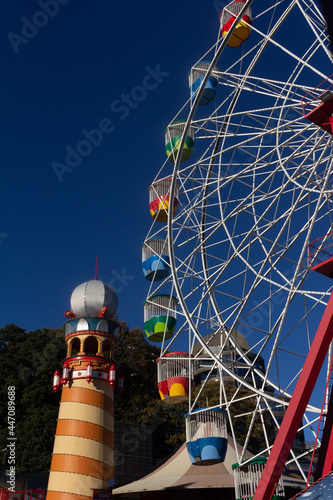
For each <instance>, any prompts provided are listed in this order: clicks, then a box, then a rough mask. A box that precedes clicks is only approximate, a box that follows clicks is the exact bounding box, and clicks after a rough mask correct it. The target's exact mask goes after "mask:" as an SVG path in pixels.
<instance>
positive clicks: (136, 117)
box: [0, 0, 223, 330]
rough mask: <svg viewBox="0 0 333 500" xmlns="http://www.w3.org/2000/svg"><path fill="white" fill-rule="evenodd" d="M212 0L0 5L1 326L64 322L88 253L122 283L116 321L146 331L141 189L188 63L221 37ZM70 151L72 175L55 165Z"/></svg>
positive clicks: (109, 278)
mask: <svg viewBox="0 0 333 500" xmlns="http://www.w3.org/2000/svg"><path fill="white" fill-rule="evenodd" d="M220 6H221V9H220V10H222V7H223V2H218V1H215V2H214V1H213V2H211V1H207V0H192V1H191V2H188V1H177V2H176V1H171V2H167V3H161V2H156V1H152V0H144V1H141V2H115V1H114V0H95V1H91V0H57V2H55V0H48V1H47V0H40V1H37V0H15V2H13V0H3V1H2V15H1V19H0V29H1V44H0V47H1V63H2V71H1V79H0V85H1V100H0V102H1V120H0V123H1V169H0V176H1V180H0V182H1V197H0V326H1V327H3V326H4V325H6V324H8V323H15V324H18V325H19V326H21V327H22V328H25V329H27V330H34V329H37V328H43V327H60V326H62V324H63V322H64V320H65V318H64V316H63V313H64V311H65V310H66V309H69V299H70V295H71V292H72V290H73V289H74V288H75V287H76V286H77V285H78V284H80V283H82V282H84V281H86V280H88V279H93V278H94V275H95V260H96V256H98V257H99V272H98V277H99V279H101V280H103V281H105V282H106V283H110V284H112V285H113V286H114V287H115V288H116V289H117V290H118V292H119V309H118V315H119V317H120V318H121V319H123V320H125V321H128V322H129V324H130V326H131V327H135V326H143V310H142V302H143V300H144V299H145V296H146V291H147V287H148V285H147V281H146V280H145V279H144V277H143V274H142V271H141V243H142V241H143V239H144V237H145V235H146V233H147V231H148V229H149V226H150V224H151V216H150V214H149V209H148V187H149V185H150V183H151V181H152V179H153V178H154V177H155V175H156V173H157V171H158V169H159V167H160V165H161V164H162V162H163V161H164V159H165V150H164V129H165V127H166V126H167V125H168V123H169V122H170V121H171V119H172V118H173V116H174V114H176V112H177V111H178V109H180V107H181V106H182V105H183V103H184V102H185V101H186V100H187V98H188V82H187V74H188V71H189V70H190V68H191V66H192V65H193V64H194V63H195V62H196V61H197V60H198V59H199V58H200V57H201V56H202V54H203V53H204V52H205V51H206V50H207V49H208V48H209V47H210V46H211V45H212V44H213V43H214V41H215V40H216V36H217V30H218V27H219V23H218V12H217V11H218V10H219V8H220ZM147 67H148V68H150V69H147ZM156 72H157V73H158V76H156ZM154 75H155V76H154ZM143 85H144V89H143ZM142 89H143V90H142ZM128 95H129V96H131V97H130V99H129V98H128V97H126V96H128ZM133 96H135V98H133ZM128 99H129V100H128ZM121 101H123V102H121ZM111 106H112V109H111ZM97 128H100V129H102V133H101V132H100V133H96V132H95V133H94V135H93V136H90V137H92V139H91V141H94V142H95V145H93V146H89V144H88V146H87V137H85V135H84V134H85V133H86V134H88V133H89V132H91V131H92V130H93V129H97ZM83 130H85V131H86V132H85V133H84V132H82V131H83ZM82 141H86V142H83V143H82ZM89 149H90V150H89ZM73 150H74V151H77V150H79V151H81V153H82V154H81V155H80V156H81V157H77V156H76V158H74V157H73V153H72V151H73ZM69 152H71V155H70V157H68V158H67V160H68V161H67V164H68V162H72V163H69V164H70V165H72V166H71V171H64V172H62V171H61V170H62V167H61V166H59V165H57V166H56V169H57V170H58V175H56V173H55V170H54V168H53V166H52V165H54V162H58V164H62V165H66V156H67V155H68V154H69ZM84 154H85V156H82V155H84ZM75 164H77V165H76V166H75ZM60 180H62V182H60Z"/></svg>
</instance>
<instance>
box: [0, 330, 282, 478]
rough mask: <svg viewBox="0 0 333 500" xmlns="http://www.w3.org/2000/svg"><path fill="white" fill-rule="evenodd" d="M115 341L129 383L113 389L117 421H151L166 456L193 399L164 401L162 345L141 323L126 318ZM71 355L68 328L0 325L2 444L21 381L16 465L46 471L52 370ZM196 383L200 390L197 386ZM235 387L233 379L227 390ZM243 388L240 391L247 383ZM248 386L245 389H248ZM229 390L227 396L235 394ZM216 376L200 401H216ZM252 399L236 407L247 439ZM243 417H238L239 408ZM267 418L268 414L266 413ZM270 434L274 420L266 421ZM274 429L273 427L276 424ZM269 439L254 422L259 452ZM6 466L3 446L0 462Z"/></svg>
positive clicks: (181, 434) (53, 406)
mask: <svg viewBox="0 0 333 500" xmlns="http://www.w3.org/2000/svg"><path fill="white" fill-rule="evenodd" d="M120 323H121V332H120V334H119V341H118V343H117V346H116V351H115V360H116V361H117V364H118V371H119V372H121V373H122V374H123V375H124V387H125V389H124V391H123V393H122V394H121V395H120V396H118V395H117V394H116V397H115V419H116V420H117V421H119V422H125V423H134V424H146V425H150V426H151V428H152V438H153V450H154V459H158V460H161V459H164V458H165V457H167V456H168V455H170V454H171V453H172V452H174V451H175V450H176V449H177V448H178V447H179V446H180V445H181V444H182V443H183V442H184V441H185V421H184V414H185V413H186V412H187V411H188V408H187V405H186V404H182V405H179V404H177V405H167V404H165V403H162V402H161V400H160V398H159V395H158V388H157V376H156V372H157V370H156V359H157V358H158V356H159V348H158V347H156V346H154V345H153V344H151V343H149V342H148V341H147V339H146V337H145V335H144V333H143V332H142V330H141V329H140V328H134V329H130V328H129V327H128V325H127V324H126V323H124V322H120ZM65 356H66V344H65V339H64V332H63V330H61V329H59V330H57V329H43V330H36V331H33V332H26V331H25V330H24V329H22V328H20V327H18V326H16V325H7V326H6V327H5V328H1V329H0V373H1V376H2V384H1V387H0V418H1V422H3V425H2V426H1V428H0V446H1V448H0V449H1V450H3V449H4V448H6V447H7V442H8V440H7V438H8V426H7V423H8V421H7V416H8V407H7V403H8V387H10V386H15V395H16V397H15V420H16V421H15V425H16V427H15V435H16V436H17V445H16V473H17V474H20V473H22V472H25V471H29V472H46V471H48V470H49V468H50V463H51V455H52V449H53V443H54V434H55V429H56V422H57V416H58V411H59V401H60V395H61V394H60V392H61V391H59V392H58V393H56V394H55V393H54V392H53V390H52V376H53V373H54V372H55V370H57V369H58V370H61V365H62V361H63V360H64V358H65ZM199 386H200V382H199V383H198V387H197V388H196V389H195V390H194V394H196V392H197V391H198V388H199ZM235 390H236V388H235V386H234V384H233V383H230V385H228V384H227V391H229V397H230V396H231V394H233V391H235ZM242 391H243V390H242V389H240V392H239V394H238V395H239V396H240V395H243V393H244V391H243V392H242ZM244 394H245V393H244ZM229 397H228V399H229ZM218 399H219V390H218V384H216V383H214V382H212V383H208V384H207V387H206V388H205V390H204V391H203V393H202V395H201V397H200V399H199V401H198V405H197V407H205V406H207V400H208V404H209V405H210V406H214V405H215V404H218ZM253 410H254V402H253V400H252V399H245V400H243V401H240V402H239V403H236V404H235V405H233V406H232V407H231V408H230V411H231V414H232V415H233V418H234V428H235V432H236V437H237V439H238V442H239V443H240V444H243V443H244V435H245V429H246V427H247V426H248V424H249V422H250V421H251V416H252V412H253ZM239 414H244V415H245V416H244V417H241V418H236V415H239ZM264 418H267V417H266V416H265V417H264ZM267 428H268V429H269V433H270V435H269V437H273V438H274V436H273V435H274V428H273V426H271V427H270V423H269V422H268V425H267ZM270 429H271V430H272V432H270ZM262 447H263V437H262V432H261V427H260V422H255V425H254V429H253V433H252V436H251V440H250V446H249V448H250V449H251V450H252V451H253V452H254V453H257V452H258V451H260V449H261V448H262ZM1 461H2V464H3V466H5V467H6V465H7V464H6V462H7V460H6V455H5V454H4V452H2V456H1V455H0V463H1Z"/></svg>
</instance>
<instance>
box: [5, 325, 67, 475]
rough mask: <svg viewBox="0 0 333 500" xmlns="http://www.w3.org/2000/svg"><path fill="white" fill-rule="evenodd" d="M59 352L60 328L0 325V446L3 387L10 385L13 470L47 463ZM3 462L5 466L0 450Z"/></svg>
mask: <svg viewBox="0 0 333 500" xmlns="http://www.w3.org/2000/svg"><path fill="white" fill-rule="evenodd" d="M65 355H66V345H65V341H64V332H63V330H56V329H43V330H36V331H33V332H29V333H28V332H26V331H25V330H23V329H21V328H19V327H18V326H16V325H7V326H5V328H1V329H0V373H1V375H2V384H1V388H0V418H1V422H3V425H2V426H1V429H0V446H1V449H4V448H6V447H7V443H8V439H7V438H8V436H9V429H8V387H15V416H14V418H15V429H14V433H15V437H16V438H17V440H16V450H15V454H16V463H15V466H16V473H17V474H20V473H22V472H25V471H29V472H46V471H48V470H49V468H50V461H51V453H52V448H53V441H54V434H55V429H56V420H57V415H58V409H59V400H60V393H57V394H54V392H53V390H52V375H53V373H54V372H55V370H56V369H59V368H60V366H61V362H62V360H63V359H64V358H65ZM3 461H4V464H3V465H5V466H7V458H6V455H4V456H3Z"/></svg>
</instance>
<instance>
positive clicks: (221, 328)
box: [162, 0, 332, 424]
mask: <svg viewBox="0 0 333 500" xmlns="http://www.w3.org/2000/svg"><path fill="white" fill-rule="evenodd" d="M252 2H253V0H247V1H246V2H245V4H244V6H243V8H242V10H241V11H240V13H239V15H238V16H237V18H236V19H235V21H234V23H233V25H232V28H231V29H230V31H229V32H228V34H227V36H226V37H225V38H223V39H222V41H221V43H220V44H219V45H218V44H217V46H216V52H215V56H214V58H213V60H212V62H211V64H210V67H209V70H208V71H207V73H206V75H205V77H204V79H203V81H202V83H201V86H200V88H199V90H198V91H197V93H196V95H195V98H194V100H193V102H192V106H191V109H190V112H189V115H188V118H187V121H186V124H185V127H184V131H183V135H182V138H181V141H180V145H179V150H178V154H177V157H176V161H175V165H174V170H173V175H172V182H171V188H170V195H169V206H173V202H174V198H175V191H176V183H177V175H178V172H179V166H180V161H181V154H182V151H183V148H184V146H185V140H186V136H187V132H188V130H189V128H190V126H191V124H193V118H194V114H195V112H196V108H197V106H198V102H199V100H200V98H201V95H202V93H203V90H204V88H205V85H206V83H207V81H208V79H209V77H210V75H211V74H212V72H213V71H214V67H215V65H216V63H217V61H218V59H219V58H220V56H221V54H222V52H223V50H224V49H225V47H226V45H227V43H228V41H229V38H230V37H231V35H232V30H233V29H234V27H235V26H236V25H237V23H238V21H239V20H240V19H241V17H242V15H243V13H244V12H245V10H246V9H247V8H248V7H249V6H250V5H251V4H252ZM282 2H283V0H281V1H278V2H275V4H276V3H282ZM301 4H302V2H301V1H298V0H293V1H291V2H290V4H289V7H288V9H286V11H285V12H284V16H283V17H281V18H279V20H278V22H276V23H275V25H274V26H273V27H272V28H271V29H270V31H269V33H268V34H266V35H265V34H263V33H261V32H260V31H259V30H258V29H257V28H256V27H252V29H253V31H256V32H257V33H258V34H259V35H260V36H261V37H262V39H263V40H264V42H263V43H262V44H261V46H260V48H259V49H258V51H257V52H256V53H255V55H254V57H253V59H252V63H251V64H250V65H249V67H248V68H247V71H246V72H245V74H243V75H241V76H242V78H241V79H239V80H238V83H237V91H236V92H235V95H234V96H233V98H232V101H231V103H230V104H229V108H228V110H227V112H226V113H225V114H224V117H223V121H222V125H221V128H220V131H219V132H218V133H217V135H216V138H217V142H216V145H215V150H214V151H213V152H212V154H211V156H210V158H209V168H208V170H207V177H206V192H205V193H204V195H203V197H202V199H201V200H200V202H199V203H201V204H202V207H203V209H202V219H201V227H202V230H201V234H200V238H201V244H200V246H201V249H202V250H203V251H202V252H201V259H202V266H203V270H204V276H205V280H206V284H207V288H206V290H205V292H204V293H205V296H207V295H209V299H210V302H211V304H212V306H213V309H214V312H215V316H214V317H215V322H216V323H217V330H216V332H215V334H218V333H220V332H224V333H225V335H226V337H227V339H228V340H229V341H230V343H231V344H233V347H234V349H235V350H236V352H238V354H242V352H241V349H240V348H239V346H238V345H237V343H236V342H234V341H233V338H232V336H231V335H230V332H228V330H227V329H226V328H225V321H223V320H222V318H221V316H220V311H219V307H218V304H217V302H216V299H215V295H214V289H213V285H214V283H212V282H211V277H210V274H209V272H208V265H207V262H206V252H205V248H206V237H205V199H206V198H207V197H208V193H207V189H208V185H209V180H210V171H211V168H212V166H213V165H214V162H215V159H216V157H217V150H218V148H219V144H220V141H222V140H223V137H224V134H223V132H224V131H225V130H226V129H227V128H228V124H229V123H230V120H231V119H232V117H233V116H235V112H234V111H235V107H236V104H237V101H238V99H239V96H240V94H241V92H242V91H243V90H246V88H247V87H250V86H251V85H255V82H254V81H253V82H252V83H251V79H252V76H251V72H252V69H253V68H254V67H255V65H256V63H257V61H258V59H259V58H260V55H261V54H262V53H263V51H264V50H265V48H266V46H267V45H268V44H269V43H270V44H274V45H276V46H277V47H278V48H279V49H281V50H283V51H284V52H286V53H287V54H288V56H291V57H293V58H294V59H295V60H296V61H297V66H296V68H295V69H294V71H293V73H295V72H297V71H298V70H297V68H300V70H302V68H303V67H304V66H305V67H308V68H309V69H310V70H311V71H313V72H314V73H315V74H317V75H318V77H320V78H322V79H326V75H325V74H323V73H322V72H321V71H319V70H317V69H316V68H315V67H313V66H312V65H311V64H310V62H309V61H310V57H311V53H308V54H305V55H307V56H308V58H307V59H306V58H305V57H303V58H300V57H298V56H297V55H296V54H294V53H292V52H291V51H290V50H288V49H286V48H285V47H283V46H282V45H281V44H279V43H278V42H276V41H275V40H274V39H273V35H274V33H275V32H276V31H277V30H278V28H279V27H280V26H281V24H282V23H283V22H284V20H285V18H287V16H288V15H289V13H290V12H291V11H292V10H293V9H294V7H296V6H297V7H299V9H300V10H301V11H302V5H301ZM272 8H273V7H268V8H267V11H268V10H270V9H272ZM317 10H318V9H317ZM303 13H304V10H303ZM317 13H318V16H320V12H319V10H318V12H317ZM304 17H305V18H306V19H307V17H306V16H305V15H304ZM307 20H308V19H307ZM309 25H310V28H311V29H312V31H313V32H314V33H315V31H314V27H313V26H312V25H311V23H309ZM317 41H318V38H317ZM319 42H320V44H321V46H322V49H323V50H324V51H325V53H326V55H327V56H328V58H329V59H330V60H331V61H332V54H331V53H330V52H329V51H328V50H327V47H326V46H325V44H324V43H323V41H322V40H321V39H320V40H319ZM228 76H233V77H234V78H239V75H236V74H235V75H232V74H231V73H229V74H228ZM267 81H269V80H267ZM271 82H272V83H273V81H271ZM274 83H275V84H276V83H277V82H276V81H274ZM279 83H280V84H281V93H282V90H283V86H284V85H285V82H279ZM298 87H299V85H298ZM308 90H310V88H307V87H304V93H307V92H308ZM261 91H262V92H263V93H264V89H262V90H261ZM282 109H283V107H281V109H280V118H281V112H282ZM257 111H258V113H260V112H264V111H265V108H262V109H257ZM297 122H298V120H297V119H295V120H294V124H296V125H297ZM292 123H293V122H290V124H292ZM310 126H311V125H309V127H310ZM279 127H280V120H278V121H277V125H276V129H275V133H276V140H277V141H278V139H279V137H278V136H279ZM303 128H304V127H303ZM270 132H272V131H270ZM264 134H265V133H263V134H262V135H264ZM297 135H299V138H300V146H299V149H300V148H301V147H304V146H305V145H306V143H304V142H302V129H300V130H299V131H297V130H296V131H295V134H294V137H297ZM250 140H251V139H246V137H245V139H241V141H240V142H239V143H238V146H242V145H243V146H246V144H247V142H248V141H250ZM242 141H243V142H242ZM308 141H309V143H310V141H311V137H310V138H308ZM287 143H288V139H287V140H286V144H287ZM282 146H283V144H282ZM310 149H311V148H310ZM277 154H278V155H279V154H280V150H278V151H277ZM267 155H269V153H267ZM292 155H295V157H296V156H297V151H294V152H293V153H292V154H291V155H290V158H289V159H292V158H291V157H292ZM262 159H263V157H261V160H262ZM280 159H281V158H280ZM281 165H283V161H281ZM250 168H252V166H251V167H250ZM331 168H332V165H331ZM285 174H286V177H287V178H288V176H289V173H288V171H287V170H286V169H285ZM289 181H290V182H291V181H292V182H295V180H294V179H293V180H291V179H290V176H289ZM300 187H302V189H304V186H300ZM306 188H307V189H308V190H309V191H311V190H316V188H313V187H311V185H310V182H309V183H308V185H307V186H306ZM324 191H325V189H322V191H321V194H320V199H321V198H324ZM216 194H217V196H218V197H219V187H218V186H217V188H216ZM219 202H221V200H220V199H219ZM199 203H198V204H199ZM243 203H244V201H243ZM320 207H321V203H318V205H317V212H319V210H320ZM292 213H293V212H292V209H291V212H290V214H291V215H292ZM174 221H175V219H174V216H173V213H172V210H169V211H168V221H167V230H168V251H169V258H170V267H171V272H172V283H173V286H174V288H175V289H176V292H177V296H178V300H179V303H180V306H181V309H182V314H183V315H184V317H185V319H186V323H187V325H188V326H189V328H190V330H191V332H192V333H193V334H194V337H195V338H196V340H197V341H198V342H199V344H200V345H201V348H202V349H203V350H206V351H207V350H208V352H209V356H210V359H211V360H212V361H213V363H214V367H218V368H219V369H220V373H222V371H223V372H224V373H226V374H228V375H229V376H230V377H232V378H233V379H234V380H235V381H236V382H237V383H238V384H240V386H242V387H245V388H247V389H249V390H250V391H252V392H255V393H256V394H257V396H258V397H259V400H260V399H261V400H262V401H266V400H270V401H272V402H274V403H278V404H279V405H280V406H281V405H288V401H286V400H283V399H281V398H280V397H278V396H275V395H274V394H271V393H269V392H267V391H265V390H264V388H263V387H264V385H263V386H262V388H260V387H257V386H254V385H253V384H251V383H249V382H248V381H247V379H246V377H245V378H242V377H240V376H238V375H237V374H236V373H235V371H233V370H231V369H230V368H229V366H228V365H227V364H225V363H223V361H222V360H221V357H220V356H217V355H216V354H215V353H214V352H213V351H212V350H211V349H210V347H209V346H207V343H206V342H205V340H204V339H203V337H202V335H201V334H200V333H199V331H198V328H197V325H196V322H195V320H194V317H193V313H191V312H190V310H189V309H188V307H187V303H186V300H185V298H184V296H183V292H182V288H181V284H180V279H179V276H178V271H177V265H176V257H175V251H174V250H175V249H174V239H173V226H174ZM314 221H315V217H313V220H312V221H311V222H310V224H312V225H313V224H314ZM222 224H223V221H221V225H222ZM307 228H308V233H309V232H310V231H311V227H310V226H307ZM224 230H225V231H226V232H227V227H226V226H225V225H224ZM229 241H230V243H231V245H233V242H232V237H231V236H230V235H229ZM233 250H234V252H235V255H238V257H239V258H240V259H242V258H243V257H242V255H241V253H240V252H238V250H237V247H236V246H235V245H233ZM301 252H302V254H304V255H305V253H306V245H305V244H304V245H303V248H302V251H301ZM267 259H268V257H267ZM277 262H278V261H276V263H277ZM246 264H247V266H249V263H248V262H247V263H246ZM262 269H263V270H264V265H262ZM253 272H254V273H256V270H253ZM297 273H298V270H296V272H295V274H294V282H293V283H292V284H291V283H286V285H285V290H286V291H287V292H288V299H287V301H286V308H287V307H288V304H290V302H291V300H292V298H293V296H294V294H296V293H297V291H298V289H297V286H300V285H296V283H295V278H296V276H297ZM217 276H218V274H217ZM215 278H216V277H215ZM216 279H217V278H216ZM260 279H266V280H267V281H268V282H271V280H270V278H269V276H268V275H267V272H266V275H265V273H263V274H261V276H260ZM255 286H256V281H254V283H253V284H252V288H253V289H254V288H255ZM278 286H279V287H281V284H278ZM248 293H249V294H250V293H251V291H249V292H248ZM311 293H312V294H318V296H319V301H322V302H323V303H325V296H328V295H329V293H325V292H315V291H312V292H311ZM205 296H202V298H201V300H202V301H203V300H204V298H205ZM275 347H276V343H275V344H274V347H273V349H272V357H271V358H270V360H269V365H270V363H271V362H272V359H273V352H274V348H275ZM162 351H163V348H162ZM243 360H244V361H245V363H248V365H249V366H250V363H249V361H247V360H246V357H245V358H243ZM252 370H253V372H254V373H255V374H256V375H261V376H262V373H260V371H259V370H258V369H257V368H256V367H254V366H253V365H252ZM268 371H269V370H267V374H268ZM267 374H266V375H265V378H264V380H266V378H267ZM270 385H271V386H272V387H273V388H275V389H279V388H278V387H277V385H275V384H274V383H272V381H270ZM280 394H281V392H280ZM282 394H284V395H285V396H287V397H288V398H289V397H290V394H289V393H288V392H286V391H285V392H282ZM266 409H268V410H270V409H269V408H268V407H267V408H266ZM307 409H308V410H309V411H311V412H313V413H318V414H319V412H320V409H319V408H317V407H316V406H313V405H308V408H307ZM309 423H311V422H309V421H307V424H309ZM252 424H253V421H252Z"/></svg>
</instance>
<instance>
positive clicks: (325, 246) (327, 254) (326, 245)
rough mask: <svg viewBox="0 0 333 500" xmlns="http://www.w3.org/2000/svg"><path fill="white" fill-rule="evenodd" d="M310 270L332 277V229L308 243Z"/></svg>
mask: <svg viewBox="0 0 333 500" xmlns="http://www.w3.org/2000/svg"><path fill="white" fill-rule="evenodd" d="M308 251H309V260H310V266H311V269H312V271H316V272H317V273H320V274H323V275H324V276H327V277H328V278H333V231H331V232H330V233H328V234H326V235H325V236H322V237H321V238H318V239H316V240H314V241H312V242H311V243H309V245H308Z"/></svg>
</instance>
